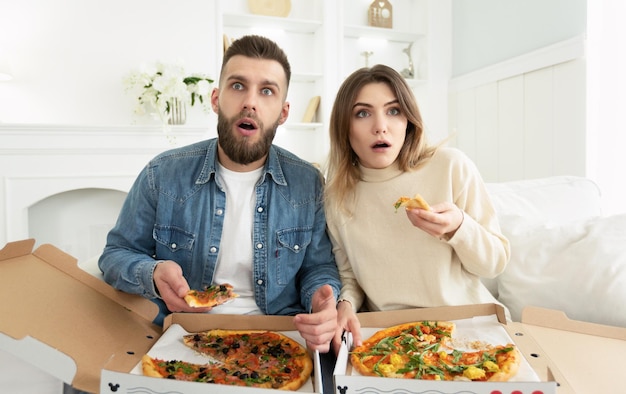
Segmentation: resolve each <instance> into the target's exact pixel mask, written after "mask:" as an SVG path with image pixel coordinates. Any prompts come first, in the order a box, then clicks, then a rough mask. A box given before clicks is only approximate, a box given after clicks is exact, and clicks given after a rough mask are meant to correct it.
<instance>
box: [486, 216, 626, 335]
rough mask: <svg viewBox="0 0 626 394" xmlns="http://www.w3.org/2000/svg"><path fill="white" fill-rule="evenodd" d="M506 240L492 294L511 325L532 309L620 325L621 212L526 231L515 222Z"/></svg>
mask: <svg viewBox="0 0 626 394" xmlns="http://www.w3.org/2000/svg"><path fill="white" fill-rule="evenodd" d="M511 224H514V223H511ZM508 237H509V240H510V241H511V261H510V262H509V265H508V266H507V268H506V270H505V271H504V272H503V273H502V274H501V275H500V276H499V278H498V293H499V299H500V301H501V302H502V303H503V304H505V305H506V306H507V307H508V308H509V311H510V312H511V318H512V319H513V320H514V321H519V320H520V317H521V311H522V309H523V308H524V307H525V306H526V305H534V306H540V307H545V308H551V309H557V310H561V311H563V312H565V313H566V314H567V315H568V316H569V317H570V318H572V319H576V320H583V321H589V322H594V323H600V324H609V325H616V326H623V327H626V302H624V300H626V286H625V285H624V284H626V242H625V240H626V214H622V215H614V216H609V217H598V218H591V219H585V220H581V221H578V222H575V223H569V224H564V225H542V226H530V227H529V226H527V225H526V224H525V223H524V221H523V220H522V219H520V220H519V226H518V227H517V228H515V229H513V231H512V232H511V233H510V234H508Z"/></svg>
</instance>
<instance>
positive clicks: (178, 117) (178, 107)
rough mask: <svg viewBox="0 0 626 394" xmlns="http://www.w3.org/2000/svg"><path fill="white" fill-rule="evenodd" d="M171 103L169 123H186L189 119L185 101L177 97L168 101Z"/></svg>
mask: <svg viewBox="0 0 626 394" xmlns="http://www.w3.org/2000/svg"><path fill="white" fill-rule="evenodd" d="M168 104H169V118H168V120H167V123H169V124H171V125H176V124H185V122H186V121H187V108H186V106H185V103H184V102H183V101H180V100H179V99H177V98H175V99H172V101H170V102H168Z"/></svg>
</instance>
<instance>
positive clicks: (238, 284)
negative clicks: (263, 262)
mask: <svg viewBox="0 0 626 394" xmlns="http://www.w3.org/2000/svg"><path fill="white" fill-rule="evenodd" d="M262 173H263V167H261V168H259V169H258V170H254V171H250V172H235V171H230V170H228V169H226V168H225V167H223V166H222V165H219V167H218V171H217V176H218V178H219V180H220V181H221V183H222V185H223V186H224V193H225V194H226V208H225V212H224V229H223V230H222V240H221V242H220V245H221V246H220V251H219V254H218V256H217V267H216V269H215V274H214V275H213V283H215V284H219V283H230V284H231V285H233V289H234V292H235V293H237V294H239V297H238V298H235V299H234V300H233V301H230V302H228V303H226V304H224V305H220V306H218V307H216V308H214V309H213V310H212V311H211V312H210V313H232V314H261V313H262V312H261V310H260V309H259V307H258V306H257V305H256V302H255V301H254V288H253V284H252V266H253V262H252V252H253V251H252V219H253V216H254V207H255V205H256V196H255V186H256V184H257V182H258V180H259V178H260V177H261V174H262Z"/></svg>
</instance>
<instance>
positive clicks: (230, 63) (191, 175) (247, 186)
mask: <svg viewBox="0 0 626 394" xmlns="http://www.w3.org/2000/svg"><path fill="white" fill-rule="evenodd" d="M290 77H291V69H290V65H289V62H288V60H287V57H286V55H285V53H284V52H283V51H282V50H281V49H280V48H279V47H278V46H277V45H276V44H275V43H274V42H273V41H271V40H269V39H267V38H264V37H260V36H245V37H242V38H240V39H238V40H237V41H235V42H234V43H233V44H232V45H231V46H230V47H229V49H228V51H227V52H226V53H225V54H224V61H223V63H222V69H221V72H220V80H219V87H218V88H215V89H214V90H213V92H212V95H211V104H212V107H213V110H214V111H215V112H216V113H217V114H218V125H217V131H218V138H217V139H211V140H208V141H203V142H200V143H197V144H193V145H190V146H186V147H182V148H178V149H174V150H171V151H168V152H165V153H162V154H160V155H158V156H157V157H156V158H154V159H153V160H152V161H151V162H150V163H149V164H148V165H147V166H146V167H145V168H144V169H143V171H142V172H141V173H140V175H139V176H138V178H137V180H136V181H135V183H134V185H133V186H132V188H131V190H130V192H129V194H128V197H127V199H126V201H125V203H124V205H123V207H122V210H121V212H120V216H119V219H118V221H117V223H116V225H115V227H114V228H113V229H112V230H111V232H110V233H109V235H108V237H107V245H106V247H105V249H104V252H103V254H102V256H101V257H100V260H99V266H100V269H101V270H102V272H103V273H104V278H105V280H106V281H107V282H108V283H109V284H111V285H112V286H114V287H115V288H117V289H119V290H122V291H125V292H128V293H134V294H141V295H142V296H144V297H147V298H150V299H152V300H154V301H155V302H156V303H157V304H159V306H160V307H161V314H160V315H159V317H158V318H157V320H156V322H157V323H161V322H162V319H163V316H164V314H166V313H169V312H209V313H212V312H215V313H242V314H246V313H249V314H256V313H259V314H272V315H274V314H278V315H295V317H294V324H295V326H296V327H297V329H298V330H299V332H300V334H301V335H302V337H303V338H304V339H305V340H306V343H307V346H308V347H309V348H310V349H316V350H320V351H321V352H326V351H328V350H329V344H330V341H331V339H332V337H333V334H334V331H335V328H336V325H337V311H336V297H337V295H338V294H339V289H340V281H339V274H338V272H337V267H336V265H335V261H334V258H333V255H332V247H331V244H330V241H329V239H328V236H327V234H326V220H325V216H324V210H323V206H322V196H323V193H322V177H321V174H320V173H319V171H318V170H317V169H315V168H314V167H313V166H312V165H310V164H309V163H307V162H305V161H303V160H301V159H299V158H298V157H296V156H295V155H293V154H291V153H290V152H288V151H286V150H284V149H281V148H279V147H276V146H273V145H272V141H273V138H274V135H275V133H276V128H277V127H278V126H279V125H281V124H283V123H284V122H285V121H286V119H287V116H288V115H289V103H288V102H287V101H286V99H287V89H288V86H289V79H290ZM221 283H231V284H233V286H234V287H235V292H236V293H238V294H239V295H240V296H239V297H238V298H237V299H235V300H234V301H233V302H232V303H231V304H228V305H221V306H219V307H216V308H215V311H213V310H211V309H210V308H192V307H189V306H188V305H187V304H186V302H185V301H184V299H183V296H184V295H185V293H186V292H187V291H188V290H189V289H190V288H191V289H194V290H202V289H204V288H205V287H206V286H208V285H210V284H221Z"/></svg>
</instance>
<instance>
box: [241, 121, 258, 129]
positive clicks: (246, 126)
mask: <svg viewBox="0 0 626 394" xmlns="http://www.w3.org/2000/svg"><path fill="white" fill-rule="evenodd" d="M238 126H239V127H240V128H242V129H245V130H254V129H256V126H255V125H253V124H252V123H250V122H241V123H239V125H238Z"/></svg>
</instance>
